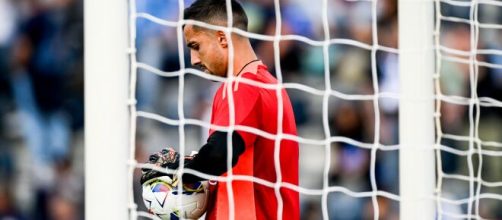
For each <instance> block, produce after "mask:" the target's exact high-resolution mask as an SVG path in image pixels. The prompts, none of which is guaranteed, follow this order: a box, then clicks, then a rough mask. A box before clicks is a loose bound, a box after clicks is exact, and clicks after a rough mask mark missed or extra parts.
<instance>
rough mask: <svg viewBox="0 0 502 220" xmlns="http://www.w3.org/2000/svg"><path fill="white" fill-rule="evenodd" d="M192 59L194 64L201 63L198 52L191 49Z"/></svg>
mask: <svg viewBox="0 0 502 220" xmlns="http://www.w3.org/2000/svg"><path fill="white" fill-rule="evenodd" d="M190 61H191V63H192V65H193V66H197V65H198V64H200V58H199V55H198V54H197V52H195V51H193V50H191V51H190Z"/></svg>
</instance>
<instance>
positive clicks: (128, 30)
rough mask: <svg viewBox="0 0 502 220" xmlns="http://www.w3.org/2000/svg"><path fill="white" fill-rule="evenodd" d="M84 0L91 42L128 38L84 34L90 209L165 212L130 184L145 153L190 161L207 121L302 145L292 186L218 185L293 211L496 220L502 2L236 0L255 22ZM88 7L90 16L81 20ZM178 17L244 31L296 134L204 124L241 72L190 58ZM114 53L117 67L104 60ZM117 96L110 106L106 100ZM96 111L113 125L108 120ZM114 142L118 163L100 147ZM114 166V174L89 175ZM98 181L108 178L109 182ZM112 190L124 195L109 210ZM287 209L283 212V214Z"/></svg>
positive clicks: (145, 2) (501, 191)
mask: <svg viewBox="0 0 502 220" xmlns="http://www.w3.org/2000/svg"><path fill="white" fill-rule="evenodd" d="M93 2H94V1H90V3H87V2H86V23H87V25H86V28H87V27H89V28H87V29H86V30H88V31H87V32H91V31H92V32H91V33H86V38H87V36H88V35H89V36H90V35H92V33H95V32H96V31H104V32H103V33H107V31H111V34H112V35H113V36H118V37H120V39H121V40H117V39H114V38H112V37H108V38H109V39H107V40H108V41H105V42H113V43H112V44H113V45H115V43H117V41H119V42H118V43H117V45H116V46H115V47H114V48H109V47H107V46H101V47H100V46H96V45H95V44H93V43H95V42H96V41H99V39H98V38H99V36H98V37H95V36H90V37H89V39H86V53H87V54H88V56H87V55H86V136H87V137H86V148H87V149H86V173H87V174H86V186H87V188H86V216H87V217H88V218H92V217H90V216H101V217H103V216H102V215H97V214H93V213H96V212H100V211H99V210H103V207H104V208H106V210H107V211H106V212H108V213H113V212H116V213H122V214H116V215H115V214H110V216H109V217H110V219H122V218H123V217H125V218H129V219H158V217H156V216H154V215H152V214H150V213H148V212H147V210H146V208H145V207H144V206H143V201H142V198H141V186H140V185H139V183H138V182H139V181H138V178H139V176H140V174H141V172H140V170H141V168H145V167H149V168H151V166H149V165H148V164H145V161H147V159H148V155H149V154H152V153H154V152H157V151H159V150H161V149H162V148H166V147H173V148H175V149H176V151H178V152H180V154H185V155H188V154H190V152H191V151H194V150H195V151H196V150H198V149H199V148H200V147H201V146H202V145H203V144H204V143H205V141H206V138H207V134H208V130H209V129H220V130H221V129H224V130H225V129H226V130H244V131H247V132H250V133H254V134H257V135H261V136H264V137H265V138H269V139H273V140H275V141H276V142H279V143H280V140H282V139H289V140H294V141H297V142H298V143H299V146H300V158H299V161H300V169H299V170H300V184H299V185H298V186H292V185H291V184H287V183H283V182H268V181H265V180H262V179H259V178H256V177H251V176H248V177H246V176H234V175H232V173H230V174H229V175H228V176H227V177H226V178H223V179H221V180H222V181H228V182H230V181H233V180H235V179H236V178H238V179H239V180H244V181H254V182H255V183H258V184H263V185H265V186H267V187H271V188H274V189H276V192H278V190H279V189H280V188H290V189H293V190H296V191H298V192H299V193H300V207H301V210H300V211H301V212H300V213H301V218H302V219H417V218H418V219H498V218H502V211H501V210H502V209H501V208H500V207H502V172H500V169H501V168H502V135H500V134H501V131H502V38H501V37H500V35H501V34H502V33H501V31H502V3H501V2H499V1H492V0H473V1H464V0H432V1H428V0H423V1H421V0H399V1H398V0H355V1H353V0H314V1H304V0H288V1H279V0H275V1H258V0H254V1H241V3H242V4H243V6H244V9H245V11H246V13H247V15H248V17H249V30H248V31H243V30H240V29H236V28H230V27H231V25H229V27H217V26H213V25H210V24H205V23H201V22H196V21H187V20H183V15H182V12H183V9H184V8H186V7H188V6H189V5H190V4H191V3H192V2H193V0H178V1H176V0H130V1H128V2H127V3H124V2H125V1H124V2H123V3H120V6H121V7H118V8H117V10H119V9H120V10H125V12H124V11H123V12H121V13H119V14H117V15H116V16H115V14H113V13H111V14H110V13H109V11H105V10H101V9H99V8H100V7H104V6H102V5H101V6H99V5H100V4H101V3H99V1H97V2H96V3H93ZM227 2H228V1H227ZM104 4H110V5H109V6H108V7H107V8H114V7H113V4H114V3H110V2H107V3H104ZM117 4H118V3H117ZM91 5H94V7H91ZM91 9H92V11H93V12H95V14H93V15H92V16H94V18H93V19H94V20H91V18H88V17H89V16H91V14H89V13H90V12H89V11H91ZM231 10H232V9H231V8H230V7H228V11H231ZM99 12H101V13H99ZM127 12H128V13H127ZM100 16H101V18H102V19H105V18H107V17H108V18H116V20H115V22H117V23H121V24H124V25H125V26H124V27H123V28H121V29H120V28H116V27H114V28H113V30H107V29H106V24H107V22H110V23H108V24H110V25H112V24H113V23H112V22H113V20H114V19H109V20H112V21H103V20H100V19H99V18H100ZM114 16H115V17H114ZM119 19H122V20H125V21H127V22H125V21H120V22H119V21H118V20H119ZM91 24H92V25H96V27H94V26H92V25H91ZM185 24H195V25H199V26H204V27H206V28H209V29H215V30H223V31H225V33H226V34H227V35H229V34H230V33H237V34H240V35H243V36H246V37H248V38H249V39H250V40H251V42H252V45H253V48H254V49H255V51H256V52H257V55H258V57H259V58H260V59H261V61H262V62H263V63H264V64H266V65H267V66H268V69H269V71H270V72H271V73H272V74H274V75H275V77H276V78H277V79H278V82H279V84H278V85H276V86H275V87H274V89H281V88H284V89H286V90H287V92H288V94H289V96H290V98H291V102H292V105H293V110H294V112H295V118H296V122H297V128H298V136H294V137H292V136H290V135H284V134H280V133H279V134H277V135H273V134H268V133H266V132H264V131H259V130H258V131H257V130H256V129H250V128H246V127H236V126H235V125H231V126H229V127H228V128H221V127H217V126H215V125H212V124H210V123H209V121H210V120H209V119H210V114H211V112H210V110H211V103H212V97H213V94H214V93H215V91H216V89H217V88H218V86H219V85H220V84H221V83H224V82H229V81H232V80H234V78H233V77H228V78H221V77H215V76H211V75H209V74H206V73H204V72H201V71H199V70H196V69H195V68H193V67H192V66H191V65H190V62H189V61H190V57H189V55H190V54H189V50H188V48H186V46H185V42H184V38H183V29H182V26H183V25H185ZM99 27H101V29H99ZM119 35H120V36H119ZM100 36H101V35H100ZM95 38H96V40H94V39H95ZM101 38H107V37H106V36H104V35H103V36H101ZM101 43H102V45H108V44H106V43H104V44H103V42H101ZM93 45H94V46H93ZM230 45H231V43H230ZM230 47H231V46H230ZM87 48H91V49H92V48H95V49H92V50H91V49H87ZM107 48H108V51H109V50H112V51H116V52H115V53H112V54H110V55H109V56H118V57H120V58H119V59H118V60H119V61H117V62H115V61H113V63H110V62H111V61H110V60H107V59H105V58H103V57H102V56H106V54H107V52H106V53H105V50H107ZM117 50H118V52H117ZM100 53H101V55H100ZM89 54H94V55H96V56H95V57H94V56H91V55H89ZM98 55H99V56H98ZM100 57H101V58H100ZM232 59H233V55H230V60H232ZM103 60H105V61H106V62H104V61H103ZM124 61H125V62H124ZM114 65H122V67H121V68H120V69H119V70H116V69H114V67H116V66H114ZM123 65H126V66H127V67H128V68H129V71H127V70H124V68H125V67H124V66H123ZM99 68H102V69H99ZM105 70H106V71H108V70H109V71H113V72H117V71H118V72H117V74H115V75H113V76H114V77H116V78H113V77H111V76H110V77H109V78H107V80H108V81H107V83H110V84H111V83H113V84H117V83H119V82H118V81H117V80H118V79H120V82H121V83H122V84H125V85H121V86H119V87H118V88H115V87H113V90H114V91H118V92H116V93H113V94H115V96H114V97H111V95H113V94H109V93H106V91H107V89H110V88H109V87H107V86H106V84H104V83H103V82H102V81H103V79H102V78H98V77H92V76H93V74H96V73H94V72H103V71H105ZM125 72H129V74H128V75H127V76H126V74H125ZM230 75H232V74H230ZM124 77H125V78H124ZM125 81H127V83H125ZM244 83H249V82H244ZM96 85H99V86H96ZM93 86H94V87H93ZM253 86H263V85H254V84H253ZM97 88H99V90H97V91H96V92H91V91H89V92H88V91H87V90H90V89H94V90H96V89H97ZM99 91H101V92H102V93H98V92H99ZM103 93H105V94H103ZM109 95H110V96H109ZM87 96H89V97H87ZM93 97H94V98H93ZM106 98H109V99H114V101H112V102H111V103H107V101H105V100H103V99H106ZM117 99H119V100H117ZM100 100H101V101H100ZM110 105H114V106H115V107H114V108H108V109H107V107H109V106H110ZM99 112H102V113H103V114H100V113H99ZM104 113H109V115H108V116H109V117H112V116H113V117H114V118H115V119H114V121H119V122H120V123H105V124H106V125H103V124H102V122H103V120H108V118H106V117H107V116H106V115H107V114H104ZM231 114H232V113H231ZM96 115H100V116H99V117H97V116H96ZM100 122H101V123H100ZM125 122H128V124H126V123H125ZM113 126H115V127H113ZM111 131H113V134H111V133H110V132H111ZM115 132H117V133H115ZM100 133H101V134H100ZM103 133H104V134H103ZM107 134H108V135H107ZM111 135H118V138H119V139H120V141H115V142H114V141H106V145H107V146H110V147H109V149H104V145H105V143H103V142H101V141H100V140H104V139H107V138H109V137H112V136H111ZM113 137H115V136H113ZM125 146H127V147H125ZM228 147H231V146H230V144H229V146H228ZM114 150H118V151H120V152H121V153H119V154H118V155H116V156H117V157H120V158H118V159H111V158H110V157H105V156H106V155H105V156H103V155H101V154H104V153H105V152H110V154H112V152H113V151H114ZM278 158H279V155H278V153H276V154H275V159H278ZM117 163H118V165H117ZM229 165H230V164H229ZM109 166H110V167H111V168H112V170H115V169H116V170H118V171H123V172H118V173H119V174H118V175H116V176H113V177H109V175H105V174H102V175H98V174H100V173H102V172H100V171H101V170H102V169H103V168H104V167H109ZM120 166H121V167H123V169H121V168H118V167H120ZM124 167H125V168H124ZM276 168H277V167H276ZM181 169H182V170H183V168H181ZM184 171H185V172H189V173H192V174H195V175H202V176H204V177H209V176H208V175H207V174H203V173H198V172H196V171H193V170H188V169H184ZM97 173H98V174H97ZM114 175H115V174H114ZM278 175H280V172H278ZM278 179H279V180H280V179H281V178H278ZM106 180H110V181H115V184H113V185H106V184H105V185H103V183H102V182H106ZM117 181H118V183H119V184H120V185H121V186H117ZM112 187H117V189H116V192H115V194H112V192H110V197H112V196H117V197H119V198H111V199H110V200H107V199H103V198H102V197H103V195H102V193H103V188H107V189H109V188H112ZM112 191H115V188H114V190H112ZM277 195H280V193H276V197H277V200H278V201H279V202H278V203H279V204H280V203H281V202H280V201H281V199H282V198H280V196H277ZM229 197H230V200H231V198H232V196H231V195H230V196H229ZM120 199H122V200H123V201H127V204H124V202H122V203H120V202H119V204H118V205H116V204H114V205H113V207H110V204H109V203H110V202H113V201H118V200H120ZM91 203H92V204H91ZM230 203H231V204H233V203H232V202H230ZM87 204H89V205H87ZM231 206H232V205H231ZM287 211H288V210H282V209H281V208H279V211H278V213H277V217H278V218H281V217H282V216H283V212H287ZM100 213H101V212H100ZM124 213H125V214H124ZM117 216H119V217H117ZM229 216H231V217H232V216H234V213H233V211H232V209H230V213H229Z"/></svg>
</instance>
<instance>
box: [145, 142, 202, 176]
mask: <svg viewBox="0 0 502 220" xmlns="http://www.w3.org/2000/svg"><path fill="white" fill-rule="evenodd" d="M191 159H193V156H186V157H185V162H187V161H189V160H191ZM148 163H149V164H154V165H155V166H157V167H162V168H166V169H169V170H173V171H174V170H176V169H178V167H179V164H180V154H179V153H178V152H176V151H175V150H174V149H173V148H165V149H162V150H161V151H160V152H157V153H154V154H152V155H150V157H149V158H148ZM141 171H142V175H141V179H140V182H141V184H143V183H145V182H146V181H148V180H150V179H153V178H156V177H159V176H169V177H171V179H175V178H173V174H167V173H164V172H160V171H157V170H152V169H149V168H143V169H141Z"/></svg>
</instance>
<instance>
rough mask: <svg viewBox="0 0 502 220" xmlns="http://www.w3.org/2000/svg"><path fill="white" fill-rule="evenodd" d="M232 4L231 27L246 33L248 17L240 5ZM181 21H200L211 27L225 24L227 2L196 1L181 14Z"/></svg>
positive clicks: (217, 0)
mask: <svg viewBox="0 0 502 220" xmlns="http://www.w3.org/2000/svg"><path fill="white" fill-rule="evenodd" d="M230 2H231V4H232V14H233V27H235V28H239V29H242V30H244V31H247V29H248V17H247V15H246V12H245V11H244V8H242V6H241V4H240V3H239V2H237V1H235V0H231V1H230ZM183 19H185V20H188V19H192V20H196V21H201V22H205V23H209V24H213V25H218V24H221V21H223V22H225V25H226V22H227V1H226V0H197V1H195V2H194V3H193V4H192V5H190V7H188V8H186V9H185V11H184V13H183Z"/></svg>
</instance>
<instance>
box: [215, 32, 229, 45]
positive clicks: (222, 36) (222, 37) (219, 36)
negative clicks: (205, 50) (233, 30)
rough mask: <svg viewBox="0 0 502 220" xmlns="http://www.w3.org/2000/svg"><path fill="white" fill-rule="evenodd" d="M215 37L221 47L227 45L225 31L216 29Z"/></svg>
mask: <svg viewBox="0 0 502 220" xmlns="http://www.w3.org/2000/svg"><path fill="white" fill-rule="evenodd" d="M216 38H217V39H218V43H220V45H221V47H223V48H227V47H228V41H227V36H226V35H225V32H223V31H216Z"/></svg>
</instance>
